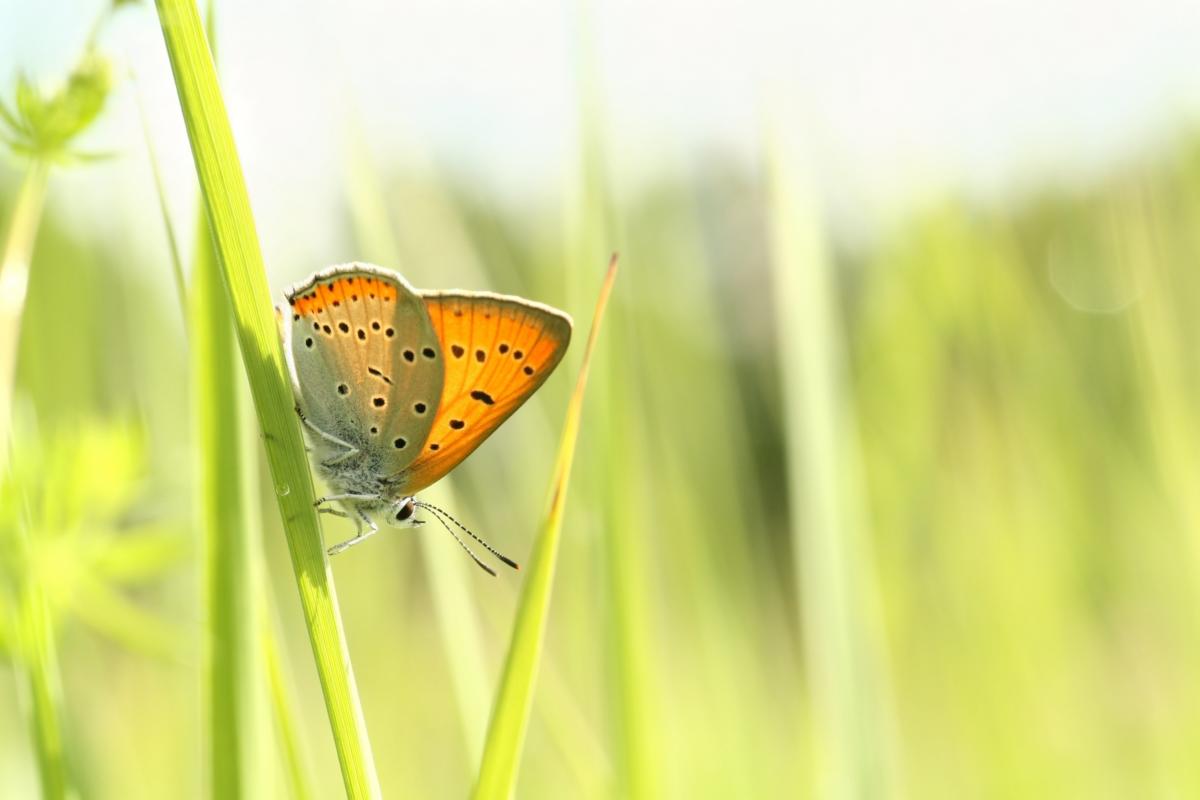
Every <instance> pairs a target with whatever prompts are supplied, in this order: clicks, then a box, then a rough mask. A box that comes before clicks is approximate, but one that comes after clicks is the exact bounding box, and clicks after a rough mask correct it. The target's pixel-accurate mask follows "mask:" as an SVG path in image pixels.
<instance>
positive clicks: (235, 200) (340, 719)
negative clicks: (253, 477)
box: [156, 0, 380, 798]
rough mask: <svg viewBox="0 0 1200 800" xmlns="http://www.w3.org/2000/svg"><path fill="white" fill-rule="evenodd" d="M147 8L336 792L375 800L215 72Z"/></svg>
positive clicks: (172, 6)
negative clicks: (262, 466)
mask: <svg viewBox="0 0 1200 800" xmlns="http://www.w3.org/2000/svg"><path fill="white" fill-rule="evenodd" d="M156 5H157V8H158V15H159V21H160V23H161V26H162V31H163V38H164V40H165V42H166V47H167V54H168V57H169V58H170V61H171V69H172V72H173V73H174V76H175V86H176V89H177V91H178V94H179V101H180V107H181V108H182V111H183V118H184V123H185V125H186V127H187V131H188V138H189V140H190V142H191V146H192V155H193V157H194V160H195V163H196V173H197V175H198V177H199V180H200V188H201V192H202V193H203V196H204V205H205V209H206V210H207V213H208V219H209V223H210V226H211V229H212V235H213V239H214V243H215V245H216V252H217V257H218V259H219V262H220V265H221V270H222V275H223V276H224V283H225V288H226V291H227V292H228V296H229V299H230V303H231V306H232V309H233V314H234V319H235V323H236V330H237V338H238V343H239V345H240V348H241V352H242V359H243V361H244V363H245V366H246V373H247V376H248V378H249V381H250V388H251V393H252V395H253V397H254V405H255V410H256V411H257V414H258V421H259V426H260V427H261V429H262V433H263V441H264V444H265V447H266V453H267V463H268V466H269V468H270V471H271V477H272V480H273V481H274V484H275V495H276V500H277V502H278V504H279V511H280V515H281V517H282V520H283V526H284V531H285V533H286V535H287V541H288V550H289V553H290V555H291V561H292V569H293V571H294V573H295V577H296V585H297V589H298V591H299V594H300V603H301V606H302V608H303V610H304V616H305V622H306V625H307V629H308V634H309V640H310V643H311V645H312V649H313V656H314V659H315V662H316V667H317V674H318V677H319V679H320V682H321V688H322V691H323V693H324V696H325V707H326V711H327V712H328V715H329V721H330V727H331V730H332V733H333V740H334V745H335V746H336V748H337V753H338V761H339V763H340V765H341V770H342V778H343V782H344V784H345V788H346V793H347V795H349V796H350V797H353V798H359V797H377V796H379V794H380V791H379V780H378V778H377V776H376V774H375V766H374V761H373V757H372V754H371V747H370V743H369V741H368V739H367V731H366V724H365V722H364V720H363V715H362V707H361V704H360V702H359V699H358V690H357V687H356V686H355V682H354V673H353V671H352V669H351V668H350V659H349V654H348V652H347V648H346V642H345V636H344V633H343V631H342V624H341V618H340V616H339V614H338V606H337V597H336V595H335V593H334V587H333V580H332V575H331V573H330V571H329V564H328V561H327V560H326V557H325V549H324V545H323V543H322V538H321V531H320V527H319V525H318V522H317V517H316V512H315V511H314V509H313V501H314V497H313V486H312V477H311V473H310V471H309V465H308V457H307V454H306V452H305V448H304V441H303V438H302V436H301V433H300V428H299V424H298V422H297V420H296V416H295V411H294V404H295V401H294V399H293V397H292V392H291V387H290V386H289V385H288V380H287V378H286V374H285V370H284V365H283V355H282V351H281V347H280V343H279V338H278V333H277V332H276V327H275V320H274V317H273V313H272V308H271V297H270V292H269V290H268V287H267V280H266V273H265V270H264V267H263V260H262V251H261V249H260V246H259V242H258V234H257V231H256V229H255V227H254V218H253V216H252V214H251V211H250V198H249V195H248V193H247V190H246V184H245V179H244V177H243V175H242V169H241V164H240V162H239V160H238V157H237V151H236V148H235V146H234V141H233V132H232V130H231V128H230V125H229V118H228V115H227V113H226V111H225V105H224V101H223V99H222V97H221V91H220V87H219V86H218V83H217V76H216V70H215V69H214V66H213V61H212V56H211V54H210V53H209V50H208V45H207V42H206V41H205V37H204V30H203V27H202V26H201V23H200V14H199V11H198V10H197V8H196V5H195V3H194V2H192V0H158V1H157V3H156Z"/></svg>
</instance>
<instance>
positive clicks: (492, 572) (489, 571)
mask: <svg viewBox="0 0 1200 800" xmlns="http://www.w3.org/2000/svg"><path fill="white" fill-rule="evenodd" d="M433 518H434V519H436V520H437V521H438V522H440V523H442V527H443V528H445V529H446V533H448V534H450V535H451V536H453V537H454V541H456V542H458V544H459V546H460V547H462V549H463V550H466V551H467V555H469V556H470V557H471V560H472V561H474V562H475V563H476V564H478V565H479V568H480V569H482V570H483V571H484V572H486V573H487V574H489V575H491V576H492V577H493V578H494V577H496V570H494V569H492V568H491V567H489V566H488V565H487V564H485V563H483V562H482V561H480V560H479V556H477V555H475V553H474V552H473V551H472V550H471V548H469V547H467V543H466V542H464V541H463V540H462V538H461V537H460V536H459V535H458V534H457V533H455V532H454V530H453V529H451V527H450V526H449V525H447V524H446V521H445V520H443V519H442V518H441V517H439V516H438V515H437V514H434V515H433Z"/></svg>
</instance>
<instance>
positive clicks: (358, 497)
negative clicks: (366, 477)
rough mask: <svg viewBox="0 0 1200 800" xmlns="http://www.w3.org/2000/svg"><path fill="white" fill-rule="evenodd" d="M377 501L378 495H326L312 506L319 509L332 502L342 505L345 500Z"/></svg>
mask: <svg viewBox="0 0 1200 800" xmlns="http://www.w3.org/2000/svg"><path fill="white" fill-rule="evenodd" d="M379 499H381V497H380V495H377V494H327V495H325V496H324V497H321V498H318V499H317V501H316V502H315V503H313V505H314V506H316V507H317V508H320V507H321V506H323V505H324V504H326V503H332V502H334V501H337V502H339V503H342V502H344V501H346V500H379Z"/></svg>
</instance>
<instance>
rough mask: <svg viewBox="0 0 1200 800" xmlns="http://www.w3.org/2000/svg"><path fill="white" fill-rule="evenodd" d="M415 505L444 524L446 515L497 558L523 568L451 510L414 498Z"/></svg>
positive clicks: (515, 567) (514, 566)
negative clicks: (475, 532) (486, 540)
mask: <svg viewBox="0 0 1200 800" xmlns="http://www.w3.org/2000/svg"><path fill="white" fill-rule="evenodd" d="M413 505H415V506H418V507H420V508H424V509H428V510H429V511H432V512H433V515H434V516H435V517H437V518H438V521H439V522H441V523H442V525H443V526H446V522H445V520H443V519H442V517H445V518H446V519H448V520H450V521H451V522H453V523H454V524H455V525H457V526H458V527H459V528H460V529H461V530H462V531H463V532H465V533H466V534H467V536H470V537H471V538H472V539H474V540H475V541H477V542H479V543H480V544H481V545H483V548H484V549H485V550H487V551H488V552H489V553H491V554H492V555H494V556H495V557H496V558H498V559H500V560H501V561H503V562H504V563H505V564H507V565H508V566H510V567H512V568H513V569H520V568H521V565H520V564H518V563H517V562H515V561H513V560H512V559H511V558H509V557H508V556H506V555H504V553H501V552H500V551H499V550H497V549H496V548H494V547H492V546H491V545H490V544H488V543H487V542H485V541H484V540H483V539H480V538H479V537H478V536H476V535H475V534H474V532H473V531H472V530H471V529H470V528H468V527H467V526H466V525H463V524H462V523H461V522H459V521H458V520H456V519H455V518H454V517H453V516H452V515H451V514H450V512H449V511H445V510H443V509H441V508H438V507H437V506H435V505H433V504H431V503H426V502H425V501H424V500H414V501H413ZM446 529H447V530H449V527H448V526H447V527H446ZM451 532H453V531H451ZM455 538H457V537H455Z"/></svg>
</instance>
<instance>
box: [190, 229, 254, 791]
mask: <svg viewBox="0 0 1200 800" xmlns="http://www.w3.org/2000/svg"><path fill="white" fill-rule="evenodd" d="M193 268H194V273H193V274H194V279H193V280H194V282H193V290H192V303H193V306H192V313H191V319H192V325H193V327H192V342H193V343H194V344H193V346H192V353H193V376H194V380H193V385H194V387H195V392H196V394H195V409H196V425H197V435H198V441H199V445H200V448H199V450H200V469H199V481H198V484H199V489H200V503H199V508H200V528H201V535H202V540H203V542H204V551H205V552H204V579H203V585H204V607H205V616H206V621H205V628H204V630H205V633H204V636H205V642H204V647H203V648H202V649H203V652H204V676H205V677H204V695H205V697H204V704H205V711H206V722H207V730H206V732H205V733H206V735H205V739H206V741H207V746H208V777H209V792H210V794H211V796H212V797H221V798H225V797H228V798H238V797H244V796H246V794H247V791H246V789H247V786H248V783H247V782H248V780H249V777H250V775H249V772H250V771H251V770H256V769H257V767H256V765H254V764H252V763H250V759H249V758H248V756H250V755H252V753H253V743H252V741H249V740H251V739H252V738H253V734H254V731H255V725H254V720H253V719H252V717H253V714H254V712H253V700H254V694H255V692H254V687H255V686H256V685H257V684H258V674H257V672H256V670H255V668H254V664H253V657H252V656H253V649H254V643H255V640H254V638H253V633H254V631H255V629H256V623H257V620H256V618H255V615H254V614H253V613H250V612H249V609H251V608H253V606H254V603H255V602H256V601H257V599H258V598H257V597H256V596H255V592H254V587H253V585H252V577H253V575H252V568H251V567H252V565H251V563H250V547H251V544H252V543H251V541H250V536H251V531H252V529H251V528H248V527H247V525H246V524H245V521H246V516H247V502H248V498H247V496H246V492H245V491H244V482H245V480H246V478H247V475H246V473H247V471H248V469H249V464H248V463H247V462H246V461H245V460H244V459H243V458H242V453H241V450H242V447H241V441H240V440H241V436H242V432H241V423H242V420H243V415H242V409H241V408H240V406H241V403H240V402H239V401H240V390H241V387H240V386H239V384H238V358H237V344H236V342H235V341H234V338H233V324H232V323H231V322H230V314H229V300H228V299H227V298H226V296H225V291H224V289H223V288H222V287H221V273H220V267H219V266H218V265H217V259H216V254H215V253H214V252H213V248H212V237H211V235H210V233H209V230H208V221H207V220H206V219H203V218H202V219H201V220H200V225H199V226H198V229H197V234H196V258H195V260H194V261H193Z"/></svg>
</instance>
